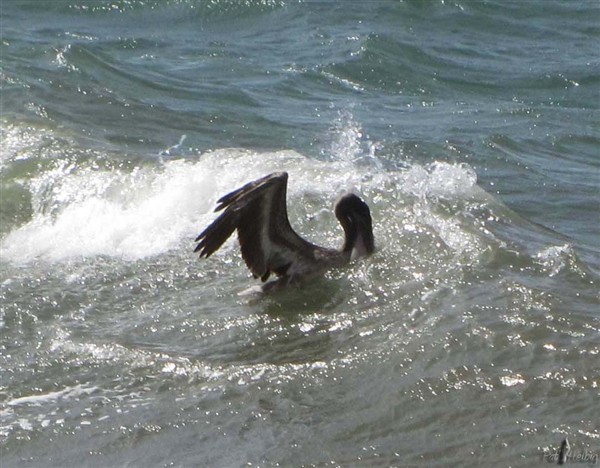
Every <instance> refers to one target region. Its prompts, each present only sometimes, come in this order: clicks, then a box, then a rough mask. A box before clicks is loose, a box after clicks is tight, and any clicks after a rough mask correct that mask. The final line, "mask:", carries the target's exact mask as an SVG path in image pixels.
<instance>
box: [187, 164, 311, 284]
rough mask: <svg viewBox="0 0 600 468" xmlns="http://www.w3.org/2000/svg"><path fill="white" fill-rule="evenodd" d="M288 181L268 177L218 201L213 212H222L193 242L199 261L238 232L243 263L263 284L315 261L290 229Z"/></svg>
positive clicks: (282, 177)
mask: <svg viewBox="0 0 600 468" xmlns="http://www.w3.org/2000/svg"><path fill="white" fill-rule="evenodd" d="M287 179H288V175H287V173H285V172H278V173H274V174H270V175H268V176H266V177H263V178H261V179H258V180H255V181H253V182H250V183H248V184H246V185H244V186H243V187H241V188H239V189H237V190H234V191H233V192H231V193H228V194H227V195H225V196H224V197H222V198H221V199H219V201H218V202H217V203H219V205H218V206H217V208H216V209H215V211H221V210H224V211H223V213H221V215H220V216H219V217H218V218H217V219H216V220H215V221H213V223H212V224H211V225H210V226H208V227H207V228H206V229H205V230H204V231H203V232H202V233H201V234H200V235H199V236H198V237H197V238H196V242H198V245H197V246H196V249H195V250H194V252H200V257H208V256H210V255H211V254H212V253H214V252H215V251H216V250H217V249H218V248H219V247H221V245H223V243H224V242H225V241H226V240H227V239H228V238H229V237H230V236H231V234H233V231H234V230H236V229H237V232H238V239H239V242H240V247H241V250H242V257H243V259H244V261H245V262H246V265H247V266H248V268H249V269H250V271H252V274H253V275H254V276H255V277H259V278H261V279H262V280H263V281H265V280H266V279H267V278H268V277H269V275H270V274H271V273H275V274H277V275H279V276H282V275H285V274H286V272H287V270H288V268H289V267H290V266H291V265H292V264H293V263H294V262H296V261H298V260H299V259H301V258H304V259H307V260H310V259H312V260H314V253H313V251H314V248H315V246H314V245H313V244H311V243H309V242H307V241H305V240H304V239H302V238H301V237H300V236H298V234H296V233H295V232H294V230H293V229H292V227H291V226H290V223H289V220H288V216H287V207H286V193H287Z"/></svg>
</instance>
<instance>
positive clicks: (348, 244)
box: [335, 193, 375, 258]
mask: <svg viewBox="0 0 600 468" xmlns="http://www.w3.org/2000/svg"><path fill="white" fill-rule="evenodd" d="M335 216H336V218H337V219H338V220H339V222H340V224H341V225H342V227H343V228H344V233H345V234H346V239H345V242H344V246H343V248H342V250H343V251H345V252H347V251H351V252H352V258H356V257H361V256H365V255H369V254H372V253H373V251H374V250H375V240H374V238H373V221H372V219H371V210H369V206H368V205H367V204H366V203H365V202H364V201H362V200H361V199H360V198H359V197H358V196H356V195H354V194H353V193H348V194H345V195H342V196H341V197H340V198H339V199H338V201H337V202H336V204H335Z"/></svg>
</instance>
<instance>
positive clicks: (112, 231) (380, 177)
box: [2, 149, 476, 263]
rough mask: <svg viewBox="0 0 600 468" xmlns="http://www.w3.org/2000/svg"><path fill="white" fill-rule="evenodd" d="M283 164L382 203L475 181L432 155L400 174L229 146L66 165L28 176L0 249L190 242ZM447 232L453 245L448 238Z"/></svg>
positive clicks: (26, 257)
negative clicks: (26, 205)
mask: <svg viewBox="0 0 600 468" xmlns="http://www.w3.org/2000/svg"><path fill="white" fill-rule="evenodd" d="M280 170H286V171H288V172H290V182H289V189H288V190H289V194H290V196H291V197H296V196H298V195H301V194H306V193H308V194H316V195H317V196H319V197H322V198H324V199H327V200H334V199H335V198H336V196H337V195H339V194H340V193H341V192H343V191H346V190H356V191H358V192H362V193H363V194H365V192H368V193H370V195H371V196H372V197H373V198H374V200H373V203H379V204H380V205H381V206H382V208H385V207H384V206H383V205H384V204H385V203H386V202H387V203H389V201H386V200H385V199H384V197H385V195H386V193H389V192H390V191H391V192H393V193H395V194H397V193H398V192H403V193H412V194H413V195H415V196H417V197H423V196H425V197H426V196H428V195H432V194H433V195H434V196H436V197H456V196H461V195H462V194H464V193H467V192H468V191H469V190H471V189H472V187H473V186H474V185H475V183H476V177H475V175H474V172H473V170H472V169H471V168H470V167H468V166H465V165H453V164H446V163H436V164H434V165H431V166H430V167H426V168H423V167H420V166H412V167H411V168H409V169H408V171H404V172H402V173H394V172H384V171H381V170H379V169H377V168H370V167H368V166H365V167H360V168H357V167H356V166H354V165H353V163H352V162H351V161H345V160H344V161H336V162H331V161H329V162H323V161H318V160H314V159H308V158H305V157H303V156H302V155H300V154H298V153H296V152H293V151H280V152H266V153H255V152H249V151H244V150H239V149H224V150H218V151H212V152H209V153H206V154H203V155H201V156H200V157H199V159H198V160H196V161H185V160H170V161H166V162H164V163H163V164H161V165H156V166H142V167H140V168H137V169H136V170H134V171H129V172H127V171H122V170H112V171H110V170H107V169H98V168H97V167H92V166H85V167H77V166H74V165H72V164H68V163H65V164H62V165H58V167H56V168H55V169H53V170H50V171H46V172H43V173H41V174H40V175H39V176H37V177H36V178H34V179H33V180H31V181H30V184H29V188H30V191H31V193H32V205H33V209H34V214H33V217H32V219H31V220H30V221H29V222H28V223H26V224H24V225H22V226H20V227H19V228H17V229H15V230H13V231H12V232H10V233H9V234H8V235H7V236H6V237H5V238H4V239H3V241H2V257H3V258H4V259H7V260H9V261H12V262H14V263H26V262H29V261H32V260H36V259H44V260H46V261H50V262H54V261H65V260H70V259H77V258H84V257H94V256H110V257H120V258H124V259H126V260H136V259H141V258H145V257H149V256H154V255H158V254H161V253H164V252H167V251H169V250H170V249H174V248H177V247H178V246H180V245H181V243H182V242H187V243H189V242H190V240H191V239H193V237H195V235H196V234H197V233H198V230H199V229H200V228H201V227H202V226H203V225H205V224H206V223H207V222H209V221H210V220H212V219H213V217H214V215H213V214H212V210H213V208H214V206H215V202H216V200H217V199H218V198H219V197H220V196H222V195H223V194H225V193H227V192H228V191H230V190H232V189H233V188H236V187H238V186H240V185H242V184H244V183H246V182H248V181H249V180H252V179H254V178H257V177H260V176H263V175H265V174H267V173H269V172H273V171H280ZM386 191H387V192H386ZM390 201H391V200H390ZM446 224H447V225H448V226H450V227H451V228H452V229H450V230H451V231H452V233H454V234H456V233H455V231H456V229H460V228H459V227H458V226H457V225H456V223H454V224H452V225H450V224H448V223H446ZM455 227H456V229H455ZM446 231H448V229H445V230H444V232H446ZM454 234H452V236H454V239H455V240H456V236H455V235H454ZM445 237H447V238H448V239H450V240H449V241H448V243H449V244H453V242H454V241H452V239H451V236H450V237H449V236H445ZM454 244H456V242H454ZM457 245H458V244H457ZM459 247H460V249H459V250H464V247H463V246H459Z"/></svg>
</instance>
